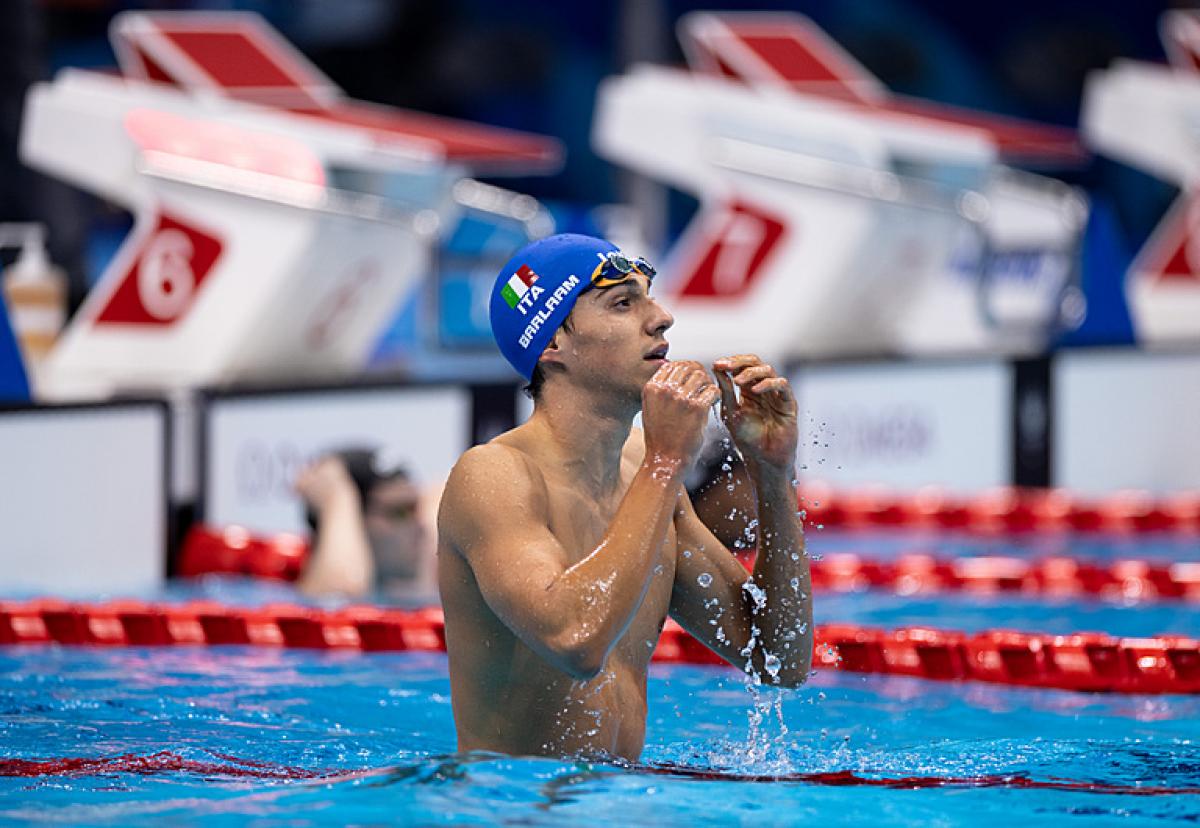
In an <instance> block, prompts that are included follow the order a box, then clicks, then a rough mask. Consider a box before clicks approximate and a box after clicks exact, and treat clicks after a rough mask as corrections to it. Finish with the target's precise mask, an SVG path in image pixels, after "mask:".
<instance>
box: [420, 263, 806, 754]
mask: <svg viewBox="0 0 1200 828" xmlns="http://www.w3.org/2000/svg"><path fill="white" fill-rule="evenodd" d="M647 288H648V285H647V284H646V283H645V280H644V279H637V280H631V283H630V284H626V285H623V286H618V287H617V288H611V289H608V290H603V291H599V290H597V291H590V292H588V293H585V294H584V295H583V296H582V297H581V298H580V300H579V302H578V303H577V305H576V307H575V311H574V312H573V315H572V320H573V325H572V326H571V329H570V330H569V331H562V330H560V332H559V334H558V335H557V336H556V338H555V342H554V343H552V344H551V346H550V347H549V348H548V349H547V351H546V353H545V354H544V355H543V357H542V362H543V365H546V366H547V367H548V369H549V371H548V373H549V376H548V378H547V382H546V385H545V387H544V389H543V393H542V396H541V398H540V399H539V401H538V404H537V406H536V409H535V412H534V415H533V417H531V418H530V420H529V421H528V422H527V423H525V424H523V425H522V426H519V427H518V428H516V429H514V430H512V431H510V432H508V433H506V434H504V435H501V436H500V437H497V438H496V439H494V440H493V441H491V442H490V443H488V444H486V445H483V446H478V447H476V448H474V449H471V450H470V451H469V452H467V453H466V454H465V455H464V456H463V457H462V458H461V459H460V461H459V463H458V464H457V465H456V466H455V469H454V471H453V472H452V473H451V476H450V480H449V481H448V483H447V487H446V492H445V495H444V497H443V500H442V507H441V511H440V514H439V545H438V555H439V586H440V589H441V595H442V602H443V608H444V610H445V615H446V639H447V651H448V655H449V659H450V679H451V690H452V697H453V706H454V717H455V726H456V729H457V732H458V744H459V748H460V750H464V751H467V750H489V751H497V752H502V753H509V754H515V755H536V754H551V755H564V754H574V755H591V756H612V757H622V758H626V759H630V760H636V759H637V757H638V756H639V755H640V753H641V750H642V747H643V744H644V741H645V720H646V701H647V700H646V674H647V668H648V665H649V662H650V656H651V654H652V652H653V648H654V645H655V643H656V642H657V640H658V635H659V633H660V631H661V630H662V626H663V623H664V622H665V620H666V617H667V615H668V614H670V615H672V616H673V617H674V618H676V620H678V621H679V623H680V624H681V625H682V626H684V628H685V629H688V630H689V631H690V632H692V633H693V634H694V635H696V636H697V637H698V638H700V640H702V641H703V642H704V643H706V644H707V645H708V646H709V647H711V648H712V649H713V650H715V651H716V652H717V653H718V654H720V655H721V656H722V657H724V658H725V659H726V660H728V661H730V662H731V663H733V664H735V665H737V666H739V667H744V666H746V665H747V659H746V658H745V657H744V656H742V655H741V651H742V649H743V648H744V647H746V645H747V644H748V643H749V642H750V641H751V638H752V636H757V641H756V644H757V646H755V647H753V648H752V649H753V654H752V656H751V658H750V659H749V665H748V668H749V670H750V671H752V672H755V673H757V674H759V675H760V676H762V677H763V679H764V680H766V681H774V682H777V683H781V684H784V685H787V686H794V685H796V684H799V683H800V682H802V681H803V680H804V678H805V677H806V676H807V673H808V669H809V665H810V660H811V598H810V597H809V596H810V594H811V590H810V589H809V587H808V563H807V558H806V557H805V556H804V554H803V553H804V550H803V540H802V536H801V532H800V526H799V521H798V519H797V517H796V513H795V501H794V494H793V492H794V490H793V489H792V487H791V468H790V467H791V461H792V457H794V454H795V404H794V400H793V399H792V398H791V394H790V390H789V389H787V386H786V381H784V380H782V379H779V378H777V377H775V376H774V372H773V371H772V370H771V369H770V367H769V366H765V365H764V364H763V363H762V362H761V360H758V359H757V358H756V357H751V356H741V357H731V358H729V359H727V360H719V361H718V362H717V363H715V364H714V368H715V369H716V371H717V374H718V382H719V386H718V385H717V384H714V383H713V381H712V378H711V377H710V376H709V375H708V374H707V372H706V371H705V370H704V369H703V368H702V367H701V366H700V365H699V364H697V363H686V362H667V361H666V360H665V359H664V358H663V357H664V356H665V353H664V352H663V346H664V345H665V339H664V338H663V334H664V332H665V331H666V329H667V328H668V327H669V326H670V323H671V319H670V315H669V314H667V313H666V312H665V311H663V310H662V308H661V307H660V306H659V305H658V304H657V303H656V302H654V300H653V299H651V298H650V297H649V293H648V290H647ZM735 384H736V385H737V386H738V387H740V389H741V398H740V401H739V399H738V398H737V397H736V396H735V395H734V392H733V387H734V385H735ZM718 398H720V399H721V400H722V404H723V408H724V414H725V417H726V422H727V424H729V425H730V426H731V431H732V432H733V434H734V439H735V441H736V442H737V443H738V445H739V447H740V448H741V449H742V451H743V453H744V454H745V456H746V459H747V466H748V468H750V469H751V479H752V480H753V482H754V484H755V487H756V492H757V501H758V508H759V517H760V524H761V526H760V528H761V531H762V533H763V538H764V541H763V549H762V552H761V553H760V556H759V557H760V563H759V564H758V565H757V567H756V570H755V573H754V576H753V580H754V581H755V582H756V584H757V585H758V587H760V588H761V589H762V590H763V591H764V593H765V595H766V596H767V598H768V606H767V607H766V608H765V609H764V610H763V611H761V612H760V613H759V614H758V615H754V614H753V610H754V601H753V600H752V597H751V596H750V593H748V592H747V591H746V590H744V589H743V585H744V584H745V583H746V582H747V581H748V580H751V576H750V574H748V573H747V572H746V570H745V569H744V568H743V567H742V565H741V564H740V563H738V562H737V560H736V559H735V558H734V557H733V556H732V554H730V552H729V551H728V550H727V549H726V548H725V547H724V546H722V545H721V544H720V542H718V541H717V540H716V538H715V537H713V535H712V533H711V532H709V531H708V529H707V528H706V527H705V526H704V525H703V524H702V523H701V522H700V520H699V519H698V518H697V517H696V515H695V511H694V510H693V509H692V505H691V503H690V501H689V500H688V496H687V494H686V492H685V491H684V489H683V485H682V477H683V474H684V473H685V472H686V469H687V466H688V465H689V464H690V462H691V460H692V459H694V456H695V453H696V451H697V450H698V448H699V445H700V435H701V430H702V428H703V424H704V422H705V420H706V419H707V416H708V411H709V408H710V407H711V405H712V404H713V403H714V402H715V401H716V400H717V399H718ZM639 409H642V410H643V421H644V423H645V432H644V433H643V432H640V431H636V430H631V428H630V423H631V421H632V419H633V416H634V415H635V414H636V413H637V411H638V410H639ZM704 574H707V575H709V576H711V581H710V580H709V579H708V578H702V577H701V576H702V575H704ZM789 584H792V585H793V586H789ZM712 621H716V623H715V624H713V623H710V622H712ZM754 626H757V627H758V628H760V629H761V632H758V633H755V632H753V631H752V627H754ZM718 630H720V632H719V633H718V632H717V631H718ZM764 645H765V646H767V647H769V648H770V649H771V651H772V652H775V653H777V654H778V656H779V657H780V659H781V661H780V663H779V664H777V665H772V666H773V667H774V669H764V664H765V663H766V664H769V662H764V658H763V652H764Z"/></svg>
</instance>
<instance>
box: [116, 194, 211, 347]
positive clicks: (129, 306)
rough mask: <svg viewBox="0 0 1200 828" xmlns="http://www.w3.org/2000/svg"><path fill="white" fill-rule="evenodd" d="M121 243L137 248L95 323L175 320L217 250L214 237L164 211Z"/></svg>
mask: <svg viewBox="0 0 1200 828" xmlns="http://www.w3.org/2000/svg"><path fill="white" fill-rule="evenodd" d="M125 244H126V246H127V247H133V248H134V249H135V250H136V249H137V248H138V247H140V248H141V249H140V251H139V252H137V253H136V254H135V255H134V256H133V257H132V258H133V261H132V263H131V264H130V266H129V267H128V268H127V269H126V270H125V273H124V275H123V276H122V277H121V281H120V283H119V284H118V286H117V289H116V290H115V291H113V293H112V296H111V297H109V300H108V302H107V304H105V306H104V309H103V310H102V311H100V313H99V314H98V315H97V316H96V324H98V325H104V324H121V325H173V324H175V323H176V322H178V321H179V320H180V319H181V318H183V316H184V315H185V314H186V313H187V312H188V310H189V309H190V308H191V306H192V303H193V302H194V300H195V298H196V295H197V294H198V293H199V291H200V287H201V284H202V283H203V281H204V278H205V277H206V276H207V275H208V274H209V273H210V272H211V271H212V269H213V265H214V264H215V263H216V261H217V257H218V256H220V255H221V242H220V241H218V240H217V239H216V238H214V237H213V236H210V235H209V234H208V233H205V232H204V231H202V230H199V229H198V228H196V227H195V226H193V225H191V224H185V223H184V222H183V221H182V220H180V219H178V218H175V217H173V216H168V215H165V214H163V215H160V216H159V217H158V221H157V223H156V225H155V227H154V229H153V231H151V232H150V233H149V234H146V235H141V234H137V235H134V236H130V238H129V240H127V241H126V242H125ZM122 252H124V248H123V249H122Z"/></svg>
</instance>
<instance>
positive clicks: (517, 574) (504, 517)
mask: <svg viewBox="0 0 1200 828" xmlns="http://www.w3.org/2000/svg"><path fill="white" fill-rule="evenodd" d="M719 393H720V392H719V389H718V388H717V387H716V386H715V385H713V383H712V381H711V380H710V379H709V378H708V375H707V374H706V373H705V372H704V370H703V368H701V367H700V366H699V365H698V364H696V363H668V364H667V365H664V366H663V367H662V368H660V369H659V371H658V372H657V373H656V374H655V375H654V378H653V379H651V380H650V382H649V383H648V384H647V385H646V388H645V389H644V390H643V393H642V401H643V417H642V419H643V429H644V432H645V438H646V457H645V459H644V461H643V462H642V465H641V467H640V468H639V469H638V471H637V473H636V474H635V475H634V478H633V481H632V483H631V485H630V487H629V489H628V490H627V491H626V493H625V495H624V497H623V499H622V500H621V503H620V505H619V506H618V507H617V511H616V514H615V515H614V516H613V519H612V521H611V522H610V524H609V526H608V529H607V531H606V532H605V533H604V536H603V537H602V538H601V540H600V542H599V543H598V544H597V545H596V547H595V548H594V549H591V550H590V551H588V552H587V554H585V555H584V557H583V558H582V559H581V560H579V561H578V562H576V563H573V564H570V565H568V558H567V555H566V553H565V550H564V549H563V547H562V545H561V544H560V543H559V541H558V539H557V538H556V537H555V536H554V534H553V533H552V532H551V531H550V528H549V522H548V519H549V509H548V502H547V497H548V496H547V492H546V488H545V483H544V482H543V479H542V477H541V475H540V473H538V471H537V470H536V469H534V468H533V467H532V464H531V463H530V462H529V461H528V460H526V459H525V458H524V457H523V456H522V455H521V454H520V453H519V452H517V451H516V450H514V449H511V448H509V447H507V446H503V445H499V444H488V445H485V446H479V447H476V448H474V449H471V450H470V451H468V452H467V453H466V454H465V455H463V457H462V459H461V460H460V461H459V463H458V464H457V465H456V466H455V468H454V471H453V472H451V475H450V479H449V481H448V482H447V486H446V493H445V496H444V497H443V500H442V508H441V512H440V514H439V519H438V525H439V532H440V533H441V534H442V536H443V537H444V538H445V539H446V540H448V541H449V542H450V545H451V548H452V549H453V550H454V551H455V552H457V553H459V554H461V555H462V556H463V557H464V558H465V559H466V561H467V562H468V564H469V565H470V567H471V570H472V572H473V574H474V576H475V580H476V582H477V583H478V585H479V589H480V591H481V593H482V595H483V597H484V600H485V601H487V603H488V606H489V607H490V608H491V610H492V611H493V612H494V613H495V614H496V616H497V617H498V618H499V619H500V620H501V621H503V622H504V624H506V625H507V626H508V627H509V628H510V629H511V630H512V631H513V632H514V633H515V634H516V635H517V636H518V637H520V638H521V640H522V641H524V642H525V643H526V644H527V645H528V646H529V647H530V648H531V649H533V650H534V651H535V652H537V653H538V654H539V655H541V656H542V657H543V658H545V659H546V660H547V661H548V662H549V663H551V664H553V665H554V666H555V667H557V668H558V669H560V670H562V671H563V672H566V673H568V674H570V675H571V676H574V677H576V678H580V679H587V678H591V677H593V676H595V675H597V674H598V673H599V672H600V670H601V669H602V668H603V665H604V662H605V660H606V659H607V657H608V654H609V652H610V651H611V650H612V648H613V646H614V645H615V644H616V643H617V642H618V641H619V640H620V639H621V636H622V635H624V633H625V630H626V629H627V628H628V626H629V623H630V621H632V620H633V617H634V616H635V615H636V613H637V611H638V609H639V607H640V606H641V604H642V600H643V598H644V597H645V595H646V590H647V587H648V586H649V584H650V581H651V579H652V576H653V570H654V567H655V566H656V564H657V562H658V560H659V556H660V555H661V553H662V545H663V542H664V541H665V540H666V537H667V531H668V528H669V526H670V524H671V519H672V516H673V514H674V510H675V503H676V499H677V498H678V497H679V495H680V492H681V491H682V486H681V480H682V477H683V474H684V472H685V471H686V468H687V466H688V465H689V464H690V463H691V461H692V459H693V457H694V456H695V453H696V451H697V450H698V449H699V446H700V440H701V431H702V429H703V426H704V422H705V419H706V417H707V415H708V409H709V407H710V406H711V405H712V404H713V403H714V402H715V401H716V400H717V398H718V397H719Z"/></svg>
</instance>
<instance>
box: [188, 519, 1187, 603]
mask: <svg viewBox="0 0 1200 828" xmlns="http://www.w3.org/2000/svg"><path fill="white" fill-rule="evenodd" d="M307 556H308V544H307V542H306V541H305V540H304V539H302V538H299V537H296V536H294V535H276V536H273V537H261V536H255V535H251V534H249V533H248V532H247V531H246V530H244V529H241V528H239V527H231V528H227V529H223V530H220V529H210V528H207V527H204V526H196V527H193V528H192V530H191V531H190V532H189V533H188V535H187V538H186V540H185V542H184V544H183V548H182V550H181V553H180V558H179V574H180V575H183V576H185V577H195V576H199V575H208V574H238V575H248V576H252V577H257V578H271V579H278V580H285V581H290V580H295V579H296V578H297V577H299V574H300V572H301V571H302V570H303V568H304V562H305V560H306V558H307ZM812 582H813V587H814V588H816V589H818V590H835V591H839V592H848V591H855V590H863V589H886V590H891V591H893V592H897V593H899V594H901V595H911V594H915V593H928V592H972V593H1020V594H1024V595H1033V596H1050V597H1059V598H1078V597H1088V596H1095V597H1100V598H1107V599H1113V600H1121V601H1126V602H1130V601H1143V600H1157V599H1173V600H1183V601H1192V602H1200V561H1175V562H1168V561H1149V560H1142V559H1122V560H1116V561H1108V562H1100V561H1088V560H1081V559H1077V558H1073V557H1068V556H1056V557H1051V558H1042V559H1039V560H1034V561H1028V560H1024V559H1021V558H1012V557H992V556H973V557H959V558H938V557H934V556H931V555H926V554H908V555H901V556H898V557H896V558H894V559H891V560H881V559H877V558H872V557H869V556H865V555H857V554H853V553H840V552H839V553H831V554H826V555H825V556H824V557H823V558H822V559H820V560H814V561H813V562H812Z"/></svg>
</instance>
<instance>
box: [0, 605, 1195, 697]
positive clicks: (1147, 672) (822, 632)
mask: <svg viewBox="0 0 1200 828" xmlns="http://www.w3.org/2000/svg"><path fill="white" fill-rule="evenodd" d="M816 637H817V643H816V649H815V657H814V663H815V666H817V667H818V668H827V669H839V670H849V671H853V672H859V673H884V674H891V675H905V676H917V677H921V678H928V679H939V680H947V681H986V682H992V683H996V684H1009V685H1026V686H1030V687H1046V688H1060V689H1066V690H1088V691H1109V692H1115V693H1200V641H1197V640H1196V639H1193V638H1185V637H1182V636H1159V637H1155V638H1115V637H1112V636H1108V635H1104V634H1100V633H1080V634H1075V635H1046V634H1038V633H1022V632H1014V631H1009V630H987V631H984V632H979V633H963V632H955V631H950V630H939V629H930V628H926V627H903V628H900V629H895V630H883V629H878V628H872V627H862V626H858V625H853V624H826V625H823V626H821V627H819V628H818V629H817V632H816ZM50 643H59V644H68V645H83V646H165V645H221V644H242V645H257V646H264V647H302V648H311V649H349V650H361V651H369V652H379V651H439V650H444V649H445V647H446V639H445V629H444V623H443V617H442V611H441V610H440V609H438V608H430V609H423V610H417V611H402V610H392V609H382V608H378V607H361V606H355V607H346V608H342V609H338V610H319V609H311V608H307V607H301V606H294V605H290V604H274V605H268V606H264V607H255V608H240V607H228V606H224V605H221V604H217V603H212V602H193V603H189V604H181V605H167V604H150V603H143V602H139V601H112V602H108V603H103V604H79V603H68V602H65V601H59V600H51V599H46V600H38V601H28V602H0V644H50ZM654 659H655V660H656V661H661V662H668V663H687V664H723V663H724V662H722V661H721V660H720V659H719V658H718V657H717V655H716V654H714V653H713V652H712V651H711V650H709V649H708V648H707V647H705V646H704V645H703V644H701V643H700V642H699V641H697V640H696V639H694V638H692V637H691V636H690V635H688V634H687V633H686V632H684V630H683V629H682V628H681V627H679V626H678V625H677V624H675V623H674V622H671V621H668V622H667V625H666V628H665V629H664V630H663V634H662V636H661V638H660V639H659V642H658V647H657V649H656V650H655V651H654Z"/></svg>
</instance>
